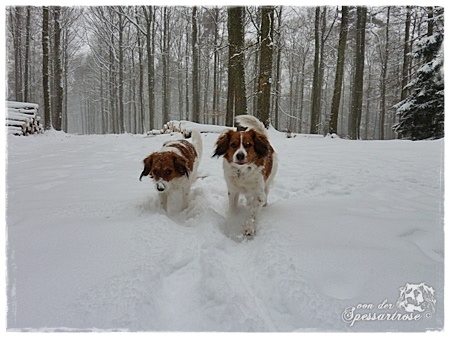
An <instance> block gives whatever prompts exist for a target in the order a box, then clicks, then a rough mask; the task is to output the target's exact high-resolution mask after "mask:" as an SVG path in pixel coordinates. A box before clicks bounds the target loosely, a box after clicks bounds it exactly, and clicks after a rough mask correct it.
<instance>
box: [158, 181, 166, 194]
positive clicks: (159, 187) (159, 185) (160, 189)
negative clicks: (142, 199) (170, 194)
mask: <svg viewBox="0 0 450 338" xmlns="http://www.w3.org/2000/svg"><path fill="white" fill-rule="evenodd" d="M156 189H158V191H159V192H163V191H164V190H166V185H165V184H164V183H162V182H158V183H156Z"/></svg>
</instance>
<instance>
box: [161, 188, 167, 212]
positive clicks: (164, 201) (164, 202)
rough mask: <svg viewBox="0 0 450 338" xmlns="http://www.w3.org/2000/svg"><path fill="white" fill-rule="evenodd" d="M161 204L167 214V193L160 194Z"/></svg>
mask: <svg viewBox="0 0 450 338" xmlns="http://www.w3.org/2000/svg"><path fill="white" fill-rule="evenodd" d="M159 204H160V205H161V206H162V207H163V209H164V211H165V212H167V193H165V192H164V193H159Z"/></svg>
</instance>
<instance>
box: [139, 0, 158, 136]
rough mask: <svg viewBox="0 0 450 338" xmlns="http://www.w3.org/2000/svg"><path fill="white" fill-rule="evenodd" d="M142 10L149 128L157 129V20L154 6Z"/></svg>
mask: <svg viewBox="0 0 450 338" xmlns="http://www.w3.org/2000/svg"><path fill="white" fill-rule="evenodd" d="M142 10H143V12H144V16H145V22H146V35H145V37H146V44H147V68H148V70H147V72H148V73H147V82H148V106H149V107H148V127H149V130H150V131H151V130H153V129H155V55H154V51H155V23H154V22H155V20H154V15H155V14H154V11H155V9H154V6H143V7H142Z"/></svg>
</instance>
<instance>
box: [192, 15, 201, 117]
mask: <svg viewBox="0 0 450 338" xmlns="http://www.w3.org/2000/svg"><path fill="white" fill-rule="evenodd" d="M198 76H199V51H198V23H197V6H194V7H193V8H192V108H193V118H192V120H193V121H194V122H200V85H199V82H198V81H199V79H198Z"/></svg>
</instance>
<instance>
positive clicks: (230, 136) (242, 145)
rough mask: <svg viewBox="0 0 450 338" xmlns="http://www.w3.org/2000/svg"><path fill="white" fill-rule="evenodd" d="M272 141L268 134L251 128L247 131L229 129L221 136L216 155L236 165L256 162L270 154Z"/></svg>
mask: <svg viewBox="0 0 450 338" xmlns="http://www.w3.org/2000/svg"><path fill="white" fill-rule="evenodd" d="M269 150H270V143H269V140H268V139H267V136H266V135H264V134H262V133H259V132H257V131H254V130H253V129H249V130H247V131H234V130H229V131H228V132H226V133H225V134H222V135H221V136H219V138H218V139H217V142H216V148H215V150H214V155H213V157H214V156H217V157H220V156H223V158H225V159H226V160H227V161H228V162H230V163H235V164H236V165H245V164H249V163H254V162H255V161H256V160H258V159H260V158H264V157H266V156H267V155H268V154H269Z"/></svg>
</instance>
